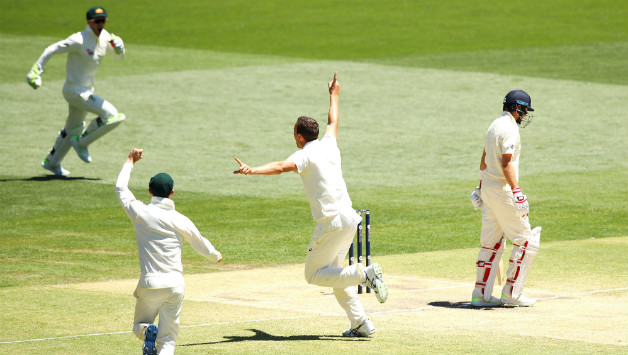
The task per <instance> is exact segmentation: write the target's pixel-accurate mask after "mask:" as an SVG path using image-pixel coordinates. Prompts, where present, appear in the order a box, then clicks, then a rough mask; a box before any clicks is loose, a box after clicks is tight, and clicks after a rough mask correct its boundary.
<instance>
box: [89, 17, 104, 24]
mask: <svg viewBox="0 0 628 355" xmlns="http://www.w3.org/2000/svg"><path fill="white" fill-rule="evenodd" d="M90 21H92V22H94V23H105V22H107V19H106V18H95V19H93V20H90Z"/></svg>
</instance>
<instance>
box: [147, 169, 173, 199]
mask: <svg viewBox="0 0 628 355" xmlns="http://www.w3.org/2000/svg"><path fill="white" fill-rule="evenodd" d="M148 188H149V189H150V192H152V193H153V196H157V197H169V196H170V193H171V192H172V189H173V188H174V181H172V178H171V177H170V175H168V174H166V173H159V174H157V175H155V176H153V177H152V178H150V182H149V183H148Z"/></svg>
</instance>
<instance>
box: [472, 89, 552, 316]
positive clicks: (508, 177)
mask: <svg viewBox="0 0 628 355" xmlns="http://www.w3.org/2000/svg"><path fill="white" fill-rule="evenodd" d="M529 111H534V109H533V108H532V101H531V99H530V95H528V94H527V93H526V92H525V91H522V90H513V91H510V92H509V93H508V94H507V95H506V97H505V98H504V101H503V114H502V115H501V116H500V117H498V118H497V119H495V120H494V121H493V123H492V124H491V126H490V127H489V128H488V131H487V132H486V139H485V142H484V153H483V154H482V159H481V162H480V185H479V186H478V187H476V188H475V190H474V191H473V192H472V193H471V202H472V203H473V206H474V208H475V209H476V210H477V209H481V210H482V231H481V236H480V242H481V249H480V252H479V254H478V260H477V263H476V265H477V280H476V283H475V288H474V289H473V294H472V296H471V305H473V306H476V307H492V306H501V305H502V304H509V305H514V306H532V305H533V304H534V303H535V302H536V301H535V300H534V299H531V298H527V297H525V296H524V295H523V285H524V283H525V279H526V276H527V274H528V271H529V270H530V267H531V265H532V260H534V257H535V256H536V254H537V252H538V251H539V246H540V239H541V227H536V228H534V229H531V228H530V220H529V215H528V214H529V213H528V212H529V205H528V198H527V197H526V195H524V194H523V193H522V192H521V187H520V186H519V154H520V153H521V137H520V135H519V127H521V128H525V127H526V126H527V125H528V124H529V123H530V122H531V121H532V115H530V114H529V113H528V112H529ZM505 238H508V239H510V240H511V241H512V243H513V249H512V253H511V255H510V260H509V266H508V271H507V272H506V277H507V280H506V284H505V285H504V287H503V290H502V295H501V298H496V297H493V295H492V294H493V285H494V283H495V276H496V274H497V272H498V270H499V265H500V264H501V258H502V255H503V254H504V249H505V242H506V240H505Z"/></svg>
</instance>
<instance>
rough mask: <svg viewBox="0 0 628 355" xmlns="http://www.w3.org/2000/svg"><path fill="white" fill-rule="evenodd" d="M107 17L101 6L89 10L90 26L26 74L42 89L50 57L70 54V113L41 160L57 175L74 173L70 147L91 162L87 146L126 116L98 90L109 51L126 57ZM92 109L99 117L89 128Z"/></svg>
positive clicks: (66, 89) (65, 88) (51, 48)
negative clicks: (68, 163) (69, 166)
mask: <svg viewBox="0 0 628 355" xmlns="http://www.w3.org/2000/svg"><path fill="white" fill-rule="evenodd" d="M107 16H108V15H107V11H106V10H105V9H104V8H102V7H100V6H95V7H92V8H90V9H89V10H87V13H86V19H87V27H85V29H84V30H83V31H81V32H77V33H74V34H73V35H71V36H70V37H68V38H66V39H64V40H62V41H59V42H56V43H53V44H52V45H50V46H48V47H47V48H46V49H45V50H44V52H43V53H42V55H41V56H40V57H39V59H37V61H36V62H35V64H33V66H32V68H31V70H30V71H29V72H28V75H27V76H26V81H27V82H28V84H29V85H30V86H31V87H33V89H37V88H39V87H40V86H41V75H42V74H43V72H44V67H45V66H46V63H47V62H48V61H49V60H50V58H51V57H52V56H53V55H55V54H59V53H67V54H68V58H67V62H66V74H67V75H66V80H65V84H64V85H63V97H64V98H65V100H66V101H67V102H68V104H69V114H68V117H67V119H66V122H65V126H64V127H63V129H61V131H60V132H59V135H58V136H57V139H56V141H55V143H54V146H53V147H52V149H51V150H50V153H49V154H48V155H47V156H46V158H45V159H44V161H43V162H42V163H41V165H42V166H43V167H44V168H45V169H47V170H49V171H51V172H52V173H53V174H55V175H59V176H67V175H69V174H70V172H69V171H67V170H65V169H64V168H63V167H62V166H61V161H62V160H63V158H64V157H65V155H66V154H67V152H68V150H69V149H70V147H74V149H75V150H76V152H77V154H78V156H79V158H81V160H83V161H84V162H86V163H89V162H91V161H92V158H91V156H90V155H89V151H88V150H87V146H88V145H89V144H91V143H93V142H94V141H95V140H96V139H98V138H100V137H102V136H103V135H104V134H105V133H107V132H109V131H110V130H112V129H113V128H115V127H117V126H118V125H119V124H120V123H122V121H124V119H125V115H124V114H122V113H119V112H118V110H117V109H116V108H115V107H114V106H113V105H112V104H111V103H110V102H109V101H107V100H104V99H102V98H101V97H99V96H98V95H96V94H95V93H94V76H95V74H96V70H98V67H99V66H100V63H101V61H102V59H103V58H104V57H105V54H107V52H112V53H114V54H115V56H116V57H118V58H123V57H124V54H125V49H124V42H123V41H122V39H121V38H120V37H118V36H116V35H114V34H113V33H109V32H107V30H105V28H104V27H105V23H106V22H107ZM88 112H91V113H94V114H96V116H97V117H96V118H94V119H93V120H92V121H91V122H90V123H89V125H87V127H85V118H86V117H87V113H88Z"/></svg>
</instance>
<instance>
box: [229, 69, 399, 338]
mask: <svg viewBox="0 0 628 355" xmlns="http://www.w3.org/2000/svg"><path fill="white" fill-rule="evenodd" d="M328 88H329V101H330V103H329V115H328V119H327V128H326V129H325V135H324V136H323V138H322V139H321V140H318V122H316V120H315V119H313V118H311V117H306V116H301V117H299V118H298V119H297V122H296V124H295V125H294V131H293V134H294V140H295V143H296V145H297V147H298V148H299V150H298V151H296V152H295V153H293V154H292V155H290V156H289V157H288V158H287V159H286V160H283V161H275V162H271V163H268V164H264V165H261V166H256V167H250V166H248V165H246V164H244V163H243V162H242V161H240V160H239V159H238V158H235V159H236V161H237V162H238V164H239V165H240V168H239V169H238V170H236V171H234V172H233V173H234V174H242V175H278V174H281V173H286V172H291V171H292V172H295V173H297V174H299V175H300V176H301V181H302V182H303V187H304V188H305V194H306V195H307V198H308V200H309V202H310V209H311V211H312V217H313V218H314V220H315V221H316V227H314V233H313V234H312V238H311V239H310V243H309V245H308V252H307V257H306V259H305V279H306V280H307V282H308V283H310V284H312V285H318V286H324V287H331V288H333V290H334V295H335V296H336V300H337V301H338V304H340V306H341V307H342V308H343V309H344V310H345V312H346V314H347V317H348V318H349V321H350V322H351V328H349V329H347V330H345V331H344V332H343V333H342V335H343V336H345V337H368V336H370V335H371V334H373V333H375V327H374V326H373V323H372V322H371V320H370V319H369V318H368V317H367V315H366V313H365V311H364V307H362V303H361V302H360V299H359V298H358V294H357V293H356V290H355V286H356V285H358V284H366V285H367V286H368V287H370V288H372V289H373V290H374V292H375V296H376V297H377V299H378V300H379V302H381V303H384V302H386V299H387V297H388V288H387V287H386V284H385V283H384V281H383V279H382V268H381V266H380V265H379V264H377V263H374V264H371V265H369V266H367V267H363V266H362V264H360V263H357V264H353V265H350V266H348V267H344V268H343V267H342V263H343V262H344V260H345V257H346V256H347V252H348V251H349V246H350V245H351V243H352V242H353V236H354V235H355V232H356V227H357V225H358V224H359V223H360V221H361V220H362V217H361V216H360V215H358V214H357V213H356V211H355V210H354V209H353V207H352V202H351V198H350V197H349V193H348V192H347V186H346V184H345V181H344V179H343V177H342V168H341V159H340V150H339V149H338V143H337V142H336V138H337V136H338V120H339V114H338V96H339V93H340V83H338V81H337V73H336V74H334V80H333V81H331V82H329V84H328Z"/></svg>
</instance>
